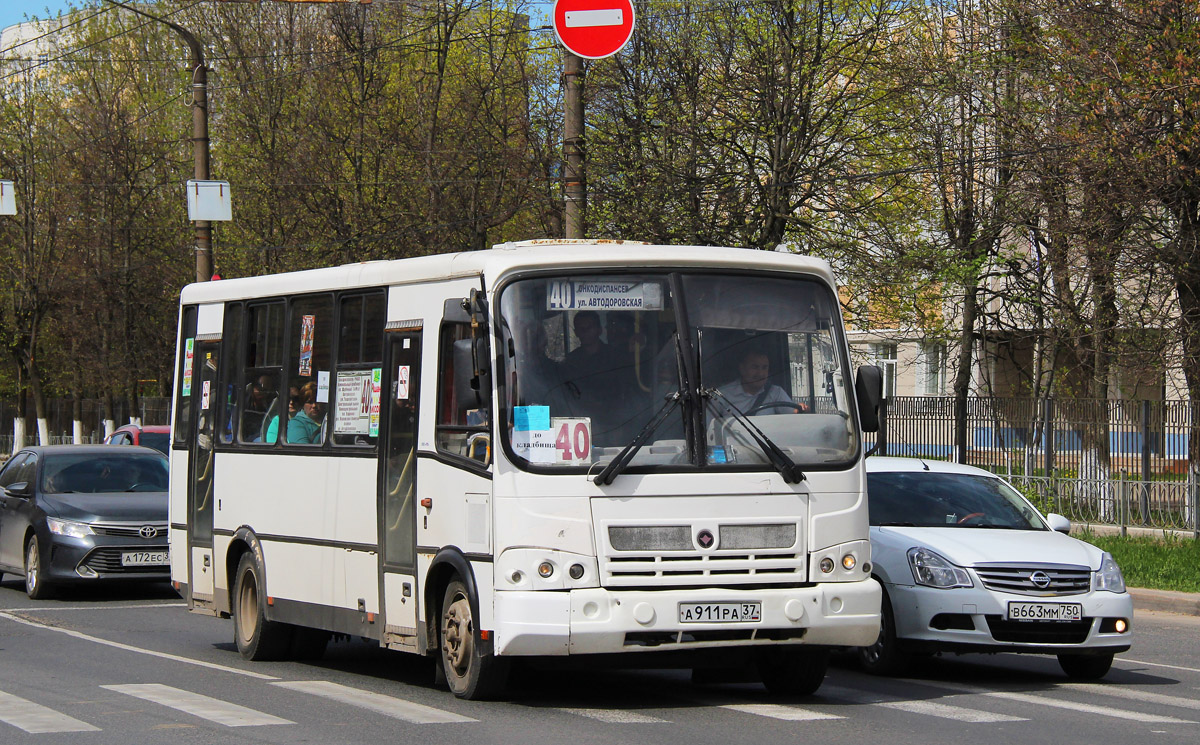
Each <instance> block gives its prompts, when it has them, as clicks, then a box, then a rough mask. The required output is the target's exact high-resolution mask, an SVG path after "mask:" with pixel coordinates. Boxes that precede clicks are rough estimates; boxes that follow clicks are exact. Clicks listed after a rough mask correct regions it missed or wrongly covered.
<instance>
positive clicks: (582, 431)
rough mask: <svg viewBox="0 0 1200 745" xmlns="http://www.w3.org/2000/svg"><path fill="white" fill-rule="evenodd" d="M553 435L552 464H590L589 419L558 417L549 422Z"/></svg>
mask: <svg viewBox="0 0 1200 745" xmlns="http://www.w3.org/2000/svg"><path fill="white" fill-rule="evenodd" d="M550 431H552V432H553V433H554V456H555V457H554V462H555V463H568V464H573V465H581V466H582V465H587V464H589V463H591V462H592V420H591V418H590V417H580V418H574V417H559V416H556V417H554V418H553V419H551V420H550Z"/></svg>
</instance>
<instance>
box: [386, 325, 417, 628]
mask: <svg viewBox="0 0 1200 745" xmlns="http://www.w3.org/2000/svg"><path fill="white" fill-rule="evenodd" d="M386 339H387V344H386V349H385V357H384V363H383V365H384V380H383V381H382V383H383V385H382V390H383V391H384V392H385V394H386V395H385V398H384V401H383V402H381V407H380V408H381V413H383V416H384V421H383V422H381V427H382V432H383V434H384V437H383V441H382V442H381V443H380V451H379V452H380V464H379V516H380V526H379V542H380V546H381V547H382V551H381V554H380V555H381V560H380V569H381V572H380V574H381V577H380V588H379V590H380V594H381V595H382V596H383V599H384V600H383V618H384V643H385V644H389V645H398V646H402V647H406V648H413V649H415V648H416V646H417V602H418V600H417V599H418V595H419V593H418V592H417V580H416V561H417V551H416V540H417V527H416V526H417V505H416V495H417V482H416V477H417V424H418V402H419V400H420V398H419V393H420V391H419V384H420V371H421V330H420V329H419V328H418V329H406V330H404V331H400V332H389V333H388V334H387V337H386Z"/></svg>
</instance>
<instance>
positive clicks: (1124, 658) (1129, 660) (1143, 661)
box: [1117, 657, 1200, 673]
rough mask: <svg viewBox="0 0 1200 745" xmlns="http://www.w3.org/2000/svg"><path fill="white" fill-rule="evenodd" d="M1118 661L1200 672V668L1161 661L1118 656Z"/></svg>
mask: <svg viewBox="0 0 1200 745" xmlns="http://www.w3.org/2000/svg"><path fill="white" fill-rule="evenodd" d="M1117 661H1118V662H1132V663H1134V664H1135V665H1149V666H1150V667H1165V668H1167V669H1169V670H1186V671H1187V672H1189V673H1200V668H1195V667H1183V666H1182V665H1166V664H1163V663H1161V662H1146V661H1145V660H1131V659H1129V658H1128V657H1118V658H1117Z"/></svg>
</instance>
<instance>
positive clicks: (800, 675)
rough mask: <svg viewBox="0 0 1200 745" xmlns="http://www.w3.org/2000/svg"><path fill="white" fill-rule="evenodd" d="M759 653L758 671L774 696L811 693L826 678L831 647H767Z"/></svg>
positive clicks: (814, 691)
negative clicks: (829, 648)
mask: <svg viewBox="0 0 1200 745" xmlns="http://www.w3.org/2000/svg"><path fill="white" fill-rule="evenodd" d="M758 652H759V654H758V674H759V676H761V678H762V682H763V686H764V687H765V688H766V689H767V692H768V693H770V694H772V695H775V696H807V695H808V694H810V693H816V691H817V689H818V688H820V687H821V683H822V682H823V681H824V680H825V670H826V669H827V668H828V667H829V650H828V649H827V648H824V647H783V648H779V647H764V648H761V649H759V650H758Z"/></svg>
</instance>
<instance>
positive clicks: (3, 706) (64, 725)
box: [0, 691, 100, 734]
mask: <svg viewBox="0 0 1200 745" xmlns="http://www.w3.org/2000/svg"><path fill="white" fill-rule="evenodd" d="M0 722H5V723H7V724H11V725H12V726H14V727H16V728H18V729H23V730H25V731H26V732H29V733H32V734H39V733H43V732H99V731H100V728H99V727H93V726H92V725H90V724H88V723H87V722H81V721H79V720H78V719H75V718H74V717H69V716H67V715H66V714H59V713H58V712H57V711H55V710H54V709H49V708H46V707H45V706H42V705H41V704H35V703H33V702H32V701H28V700H26V699H23V698H19V697H17V696H13V695H12V694H10V693H5V692H4V691H0Z"/></svg>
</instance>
